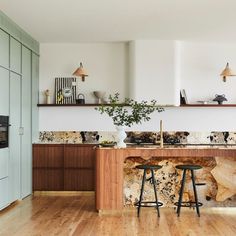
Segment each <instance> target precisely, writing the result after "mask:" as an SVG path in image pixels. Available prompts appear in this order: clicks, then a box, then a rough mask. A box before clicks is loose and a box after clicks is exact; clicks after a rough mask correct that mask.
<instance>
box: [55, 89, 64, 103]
mask: <svg viewBox="0 0 236 236" xmlns="http://www.w3.org/2000/svg"><path fill="white" fill-rule="evenodd" d="M63 98H64V97H63V95H62V90H61V89H59V90H58V92H57V97H56V104H62V101H63Z"/></svg>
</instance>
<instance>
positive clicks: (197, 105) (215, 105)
mask: <svg viewBox="0 0 236 236" xmlns="http://www.w3.org/2000/svg"><path fill="white" fill-rule="evenodd" d="M101 105H106V106H110V104H99V103H86V104H37V106H38V107H96V106H101ZM119 105H120V106H125V105H126V104H119ZM126 106H128V105H126ZM158 106H160V107H218V108H221V107H236V104H222V105H218V104H185V105H180V106H173V105H158Z"/></svg>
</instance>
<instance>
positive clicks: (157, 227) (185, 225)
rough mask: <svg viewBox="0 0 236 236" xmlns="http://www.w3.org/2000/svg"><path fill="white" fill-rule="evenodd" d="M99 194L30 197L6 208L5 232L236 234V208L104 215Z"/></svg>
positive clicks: (24, 235) (1, 219) (0, 225)
mask: <svg viewBox="0 0 236 236" xmlns="http://www.w3.org/2000/svg"><path fill="white" fill-rule="evenodd" d="M94 208H95V203H94V196H30V197H28V198H26V199H24V200H23V201H20V202H19V203H17V204H14V205H13V206H10V207H9V208H8V209H6V210H3V211H1V212H0V235H1V236H2V235H3V236H13V235H16V236H41V235H42V236H44V235H47V236H51V235H60V236H61V235H62V236H67V235H70V236H77V235H79V236H87V235H88V236H90V235H91V236H100V235H102V236H103V235H112V236H113V235H114V236H116V235H117V236H123V235H125V236H126V235H127V236H135V235H143V236H145V235H148V236H152V235H160V236H162V235H163V236H184V235H186V236H187V235H188V236H199V235H200V236H205V235H206V236H211V235H222V236H234V235H236V223H235V222H236V208H202V209H201V217H200V218H199V217H198V216H197V215H196V212H195V211H193V210H192V209H183V210H182V211H181V215H180V217H179V218H178V217H177V216H176V214H175V211H174V209H173V208H161V217H160V218H158V217H157V214H156V210H155V209H144V208H143V209H141V214H140V218H137V216H136V211H135V210H127V211H125V212H123V213H122V214H113V215H109V214H106V215H99V214H98V213H97V212H96V211H95V210H94Z"/></svg>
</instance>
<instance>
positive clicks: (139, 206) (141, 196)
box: [138, 169, 146, 217]
mask: <svg viewBox="0 0 236 236" xmlns="http://www.w3.org/2000/svg"><path fill="white" fill-rule="evenodd" d="M145 181H146V169H144V170H143V180H142V187H141V192H140V197H139V203H138V217H139V213H140V208H141V203H142V198H143V189H144V183H145Z"/></svg>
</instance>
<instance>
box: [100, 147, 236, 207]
mask: <svg viewBox="0 0 236 236" xmlns="http://www.w3.org/2000/svg"><path fill="white" fill-rule="evenodd" d="M129 162H130V164H127V163H129ZM140 163H151V164H160V165H162V166H163V170H160V172H158V173H156V174H157V175H159V173H160V175H161V176H160V178H161V179H162V180H163V181H164V183H163V184H164V185H165V187H164V188H162V192H161V194H163V195H165V196H164V198H166V199H167V198H170V199H167V200H169V202H168V201H167V202H166V204H164V205H166V206H169V205H171V204H172V203H173V202H174V201H175V200H176V195H177V194H176V193H177V192H178V189H179V181H180V178H181V176H180V174H179V173H177V172H176V170H174V171H173V165H174V166H175V165H176V164H178V163H192V164H200V165H202V166H203V172H201V173H200V180H204V181H205V183H206V184H207V187H208V189H209V188H210V190H208V191H210V192H209V193H208V194H207V195H206V196H205V198H206V199H207V200H208V201H210V200H212V199H213V200H214V202H215V203H218V202H220V203H222V202H223V206H232V205H233V206H235V205H236V204H235V203H236V201H235V200H234V195H235V193H236V185H235V182H236V181H234V180H235V179H236V174H235V168H236V167H235V166H236V165H235V164H236V148H235V147H226V146H219V147H218V146H201V147H188V146H186V147H176V148H175V147H168V148H159V147H155V146H153V147H128V148H121V149H116V148H101V147H100V148H97V149H96V209H97V210H98V211H107V210H112V211H116V210H122V209H123V208H124V206H125V205H127V202H128V201H127V191H128V192H129V191H130V193H131V194H130V193H128V196H129V195H132V184H131V185H129V183H130V182H132V181H133V180H132V178H133V179H136V180H137V178H138V179H140V177H141V174H142V173H141V172H140V173H138V172H137V170H136V168H135V166H136V165H137V164H140ZM169 163H172V164H173V165H172V171H170V169H168V168H167V169H164V167H165V166H168V165H169ZM127 165H128V166H129V167H130V168H129V169H128V170H127V169H126V167H127ZM174 169H175V168H174ZM165 170H167V173H165ZM168 172H169V173H168ZM127 176H129V177H128V180H127ZM160 178H159V179H160ZM157 179H158V178H157ZM162 180H161V181H162ZM161 181H159V186H158V187H159V188H158V191H159V192H158V195H159V196H160V186H161ZM133 186H134V185H133ZM135 186H136V189H137V191H139V188H140V186H139V184H138V182H136V183H135ZM168 186H170V188H171V189H172V191H173V188H174V189H175V193H173V192H172V193H171V190H169V189H168ZM199 188H201V187H199ZM164 190H165V191H164ZM168 191H170V192H169V194H168ZM124 193H126V195H125V194H124ZM188 197H189V198H191V196H188ZM161 199H162V197H161ZM134 200H135V199H134ZM132 204H133V202H132V201H131V205H132Z"/></svg>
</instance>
